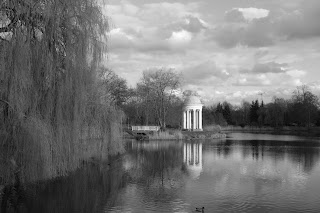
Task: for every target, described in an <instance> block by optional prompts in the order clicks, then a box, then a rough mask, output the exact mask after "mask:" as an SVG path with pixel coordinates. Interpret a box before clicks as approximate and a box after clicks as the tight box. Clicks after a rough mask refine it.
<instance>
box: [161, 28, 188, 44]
mask: <svg viewBox="0 0 320 213" xmlns="http://www.w3.org/2000/svg"><path fill="white" fill-rule="evenodd" d="M191 39H192V34H191V33H190V32H188V31H185V30H181V31H178V32H172V35H171V37H170V38H169V39H167V40H168V41H169V43H170V44H172V45H174V46H176V45H178V46H179V45H184V44H187V43H189V42H190V41H191Z"/></svg>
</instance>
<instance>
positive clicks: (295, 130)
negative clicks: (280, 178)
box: [221, 126, 320, 137]
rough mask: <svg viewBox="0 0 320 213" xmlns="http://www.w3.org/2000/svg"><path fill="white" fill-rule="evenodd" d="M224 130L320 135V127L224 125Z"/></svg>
mask: <svg viewBox="0 0 320 213" xmlns="http://www.w3.org/2000/svg"><path fill="white" fill-rule="evenodd" d="M221 130H222V131H224V132H248V133H266V134H283V135H298V136H299V135H301V136H310V137H320V127H310V128H308V127H292V126H284V127H281V128H273V127H253V126H246V127H240V126H227V127H222V128H221Z"/></svg>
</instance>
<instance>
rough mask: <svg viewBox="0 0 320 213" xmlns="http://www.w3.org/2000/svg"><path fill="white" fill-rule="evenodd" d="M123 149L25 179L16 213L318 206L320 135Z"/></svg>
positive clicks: (242, 136) (232, 137) (281, 209)
mask: <svg viewBox="0 0 320 213" xmlns="http://www.w3.org/2000/svg"><path fill="white" fill-rule="evenodd" d="M127 150H128V152H127V154H126V155H124V156H122V157H119V158H118V159H117V160H115V161H114V162H112V164H111V165H107V164H101V165H97V164H88V165H86V166H84V167H83V168H82V169H79V170H78V171H76V172H74V173H72V174H71V175H70V176H68V177H65V178H59V179H56V180H52V181H49V182H45V183H39V184H36V185H29V186H27V187H26V188H25V189H24V194H23V196H22V198H21V199H20V201H19V202H18V203H19V209H20V211H21V212H194V211H195V208H196V207H202V206H203V207H205V212H320V160H319V159H320V140H319V139H318V140H316V139H315V140H312V139H305V138H301V137H294V136H273V135H255V134H230V138H228V139H225V140H213V141H202V142H200V141H199V142H190V141H185V142H180V143H177V142H136V141H130V142H128V143H127Z"/></svg>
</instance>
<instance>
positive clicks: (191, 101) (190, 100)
mask: <svg viewBox="0 0 320 213" xmlns="http://www.w3.org/2000/svg"><path fill="white" fill-rule="evenodd" d="M185 105H202V103H201V101H200V98H199V97H197V96H194V95H191V96H189V97H187V98H186V100H185Z"/></svg>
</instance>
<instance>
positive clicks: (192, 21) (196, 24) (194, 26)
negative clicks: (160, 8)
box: [182, 16, 206, 33]
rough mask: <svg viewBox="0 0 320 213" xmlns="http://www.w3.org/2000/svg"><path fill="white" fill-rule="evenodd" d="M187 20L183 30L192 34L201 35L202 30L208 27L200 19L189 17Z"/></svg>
mask: <svg viewBox="0 0 320 213" xmlns="http://www.w3.org/2000/svg"><path fill="white" fill-rule="evenodd" d="M186 20H187V23H185V24H184V25H183V26H182V28H183V29H185V30H187V31H189V32H191V33H199V32H200V31H201V30H203V29H206V26H204V24H203V22H201V20H200V19H199V18H198V17H194V16H188V17H186Z"/></svg>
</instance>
